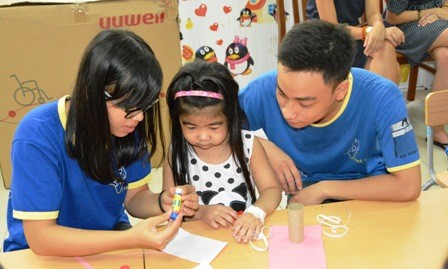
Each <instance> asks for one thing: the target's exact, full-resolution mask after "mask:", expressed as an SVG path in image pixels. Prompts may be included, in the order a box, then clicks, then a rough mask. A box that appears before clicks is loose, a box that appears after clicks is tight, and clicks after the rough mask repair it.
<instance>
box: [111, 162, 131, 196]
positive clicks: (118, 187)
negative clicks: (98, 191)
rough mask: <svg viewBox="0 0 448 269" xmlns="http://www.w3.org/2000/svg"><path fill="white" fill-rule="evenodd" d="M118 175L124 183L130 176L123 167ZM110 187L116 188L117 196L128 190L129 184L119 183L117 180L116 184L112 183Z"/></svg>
mask: <svg viewBox="0 0 448 269" xmlns="http://www.w3.org/2000/svg"><path fill="white" fill-rule="evenodd" d="M118 175H119V176H120V177H121V179H122V180H123V181H125V180H126V178H127V176H128V174H127V172H126V169H124V167H121V168H120V169H118ZM109 185H110V186H112V187H114V188H115V192H116V193H117V194H120V193H122V192H123V191H124V190H126V189H127V187H126V186H127V184H126V183H124V182H121V181H118V180H115V181H114V182H112V183H110V184H109Z"/></svg>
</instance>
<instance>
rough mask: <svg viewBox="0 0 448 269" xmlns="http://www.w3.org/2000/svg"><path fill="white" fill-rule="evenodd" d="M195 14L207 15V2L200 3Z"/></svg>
mask: <svg viewBox="0 0 448 269" xmlns="http://www.w3.org/2000/svg"><path fill="white" fill-rule="evenodd" d="M194 14H196V15H197V16H199V17H205V14H207V6H206V5H205V4H202V5H200V6H199V7H198V8H197V9H195V10H194Z"/></svg>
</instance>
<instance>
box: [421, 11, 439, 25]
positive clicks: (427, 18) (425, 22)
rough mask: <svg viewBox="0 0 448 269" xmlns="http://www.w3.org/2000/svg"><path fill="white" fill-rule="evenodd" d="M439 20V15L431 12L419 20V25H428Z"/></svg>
mask: <svg viewBox="0 0 448 269" xmlns="http://www.w3.org/2000/svg"><path fill="white" fill-rule="evenodd" d="M437 20H439V17H437V15H436V14H434V13H431V14H427V15H424V16H422V18H421V19H420V20H419V21H418V26H421V27H423V26H426V25H428V24H431V23H433V22H435V21H437Z"/></svg>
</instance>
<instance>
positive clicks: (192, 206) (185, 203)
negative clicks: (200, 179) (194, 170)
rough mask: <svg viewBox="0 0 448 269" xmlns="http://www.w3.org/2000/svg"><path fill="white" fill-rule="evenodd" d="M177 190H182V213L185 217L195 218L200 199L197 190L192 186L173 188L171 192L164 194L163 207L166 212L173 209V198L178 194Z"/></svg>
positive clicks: (167, 191)
mask: <svg viewBox="0 0 448 269" xmlns="http://www.w3.org/2000/svg"><path fill="white" fill-rule="evenodd" d="M176 188H182V196H181V197H182V206H181V212H182V214H183V215H184V216H193V215H194V213H195V212H196V211H197V210H198V208H199V203H198V199H199V196H198V195H197V193H196V190H195V188H194V187H193V186H191V185H184V186H177V187H172V188H170V189H169V190H166V191H165V192H163V194H162V197H161V200H162V201H163V202H162V207H163V209H164V210H165V211H168V210H169V209H171V205H172V204H173V197H174V194H175V193H176Z"/></svg>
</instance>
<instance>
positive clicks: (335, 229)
mask: <svg viewBox="0 0 448 269" xmlns="http://www.w3.org/2000/svg"><path fill="white" fill-rule="evenodd" d="M351 216H352V212H350V215H349V216H348V220H347V222H346V223H345V224H341V218H339V217H337V216H327V215H324V214H319V215H317V217H316V219H317V221H318V222H319V223H320V224H322V225H325V226H328V227H331V228H330V231H331V233H329V232H327V231H325V229H322V233H324V234H325V235H326V236H328V237H332V238H340V237H343V236H345V235H346V234H347V233H348V231H349V228H348V227H347V224H348V222H349V221H350V218H351Z"/></svg>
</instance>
